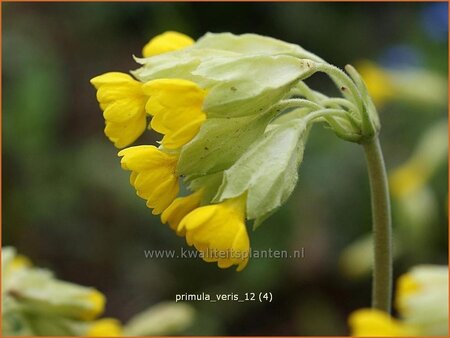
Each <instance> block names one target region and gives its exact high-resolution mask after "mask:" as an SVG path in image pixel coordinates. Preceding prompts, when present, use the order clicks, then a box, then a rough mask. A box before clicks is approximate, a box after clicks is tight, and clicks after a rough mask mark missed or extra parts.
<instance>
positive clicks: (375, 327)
mask: <svg viewBox="0 0 450 338" xmlns="http://www.w3.org/2000/svg"><path fill="white" fill-rule="evenodd" d="M349 325H350V327H351V328H352V336H357V337H402V336H413V335H416V334H417V332H416V331H415V329H414V328H413V327H410V326H408V325H404V324H402V323H401V322H400V321H398V320H396V319H393V318H391V316H389V315H388V314H387V313H385V312H383V311H380V310H375V309H361V310H357V311H355V312H353V313H352V314H351V315H350V318H349Z"/></svg>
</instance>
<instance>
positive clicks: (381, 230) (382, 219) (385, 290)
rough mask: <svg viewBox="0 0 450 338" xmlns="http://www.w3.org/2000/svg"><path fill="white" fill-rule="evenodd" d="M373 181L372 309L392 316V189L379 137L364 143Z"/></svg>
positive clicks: (371, 183) (371, 184)
mask: <svg viewBox="0 0 450 338" xmlns="http://www.w3.org/2000/svg"><path fill="white" fill-rule="evenodd" d="M363 148H364V154H365V157H366V163H367V168H368V174H369V181H370V192H371V200H372V228H373V240H374V264H373V282H372V283H373V284H372V307H373V308H375V309H379V310H382V311H385V312H387V313H390V311H391V298H392V243H391V242H392V229H391V210H390V201H389V189H388V183H387V175H386V169H385V166H384V159H383V153H382V151H381V146H380V142H379V139H378V137H377V136H375V137H374V138H372V139H371V140H368V141H367V142H365V143H363Z"/></svg>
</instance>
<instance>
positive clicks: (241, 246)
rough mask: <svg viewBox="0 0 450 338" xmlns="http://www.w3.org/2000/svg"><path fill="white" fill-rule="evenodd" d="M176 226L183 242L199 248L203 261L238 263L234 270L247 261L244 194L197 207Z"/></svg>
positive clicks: (226, 265)
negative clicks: (181, 233) (182, 233)
mask: <svg viewBox="0 0 450 338" xmlns="http://www.w3.org/2000/svg"><path fill="white" fill-rule="evenodd" d="M178 230H179V231H183V230H184V231H186V241H187V243H188V244H189V245H194V246H195V248H196V249H197V250H199V251H201V252H202V253H203V254H204V255H203V257H202V258H203V260H205V261H206V262H217V265H218V266H219V267H220V268H228V267H230V266H232V265H238V268H237V270H238V271H240V270H242V269H243V268H244V267H245V266H246V265H247V262H248V254H249V250H250V243H249V239H248V234H247V229H246V227H245V198H244V197H237V198H234V199H230V200H227V201H225V202H222V203H219V204H213V205H208V206H204V207H200V208H197V209H195V210H194V211H192V212H190V213H189V214H187V216H185V217H184V218H183V219H182V220H181V222H180V224H179V226H178Z"/></svg>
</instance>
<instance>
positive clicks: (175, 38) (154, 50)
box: [142, 31, 194, 57]
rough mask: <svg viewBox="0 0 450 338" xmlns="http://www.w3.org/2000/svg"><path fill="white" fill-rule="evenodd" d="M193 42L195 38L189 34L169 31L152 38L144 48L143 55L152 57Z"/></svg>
mask: <svg viewBox="0 0 450 338" xmlns="http://www.w3.org/2000/svg"><path fill="white" fill-rule="evenodd" d="M193 43H194V40H192V39H191V38H190V37H189V36H187V35H184V34H181V33H178V32H172V31H168V32H165V33H163V34H160V35H157V36H155V37H154V38H153V39H151V40H150V41H149V42H148V43H147V44H146V45H145V46H144V48H143V49H142V55H144V57H150V56H153V55H158V54H162V53H167V52H171V51H174V50H178V49H181V48H185V47H188V46H190V45H192V44H193Z"/></svg>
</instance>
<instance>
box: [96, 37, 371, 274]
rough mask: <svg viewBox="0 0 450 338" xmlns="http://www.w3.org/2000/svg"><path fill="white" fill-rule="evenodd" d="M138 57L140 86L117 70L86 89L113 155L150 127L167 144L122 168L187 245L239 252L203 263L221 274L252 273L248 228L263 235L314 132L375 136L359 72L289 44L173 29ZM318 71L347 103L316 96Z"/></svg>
mask: <svg viewBox="0 0 450 338" xmlns="http://www.w3.org/2000/svg"><path fill="white" fill-rule="evenodd" d="M143 56H144V57H143V58H136V61H137V62H138V63H140V64H141V67H140V68H139V69H137V70H135V71H133V72H131V73H132V75H133V76H134V77H132V76H130V75H128V74H124V73H117V72H112V73H106V74H103V75H100V76H97V77H95V78H93V79H92V80H91V83H92V84H93V85H94V87H95V88H96V89H97V99H98V101H99V103H100V107H101V109H102V110H103V116H104V118H105V121H106V127H105V134H106V136H107V137H108V138H109V139H110V140H111V142H113V143H114V145H115V146H116V147H118V148H125V147H128V146H129V145H131V144H132V143H133V142H135V141H136V140H137V139H138V137H139V136H140V135H142V133H143V132H144V131H145V130H146V129H152V130H153V131H155V132H156V133H158V134H159V135H161V139H160V141H159V142H158V143H159V145H158V146H155V145H139V146H131V147H128V148H125V149H123V150H121V151H120V152H119V156H120V157H121V165H122V168H123V169H125V170H128V171H130V172H131V176H130V183H131V185H132V186H134V188H135V189H136V191H137V194H138V196H140V197H141V198H143V199H145V200H146V202H147V206H148V207H149V208H150V209H152V213H153V214H154V215H161V220H162V222H163V223H168V224H169V226H170V228H171V229H173V230H174V231H175V232H176V233H177V234H178V235H180V236H185V237H186V241H187V243H188V244H189V245H193V246H195V248H196V249H198V250H199V251H201V252H214V251H216V252H218V251H224V250H225V251H233V252H235V253H236V255H234V256H230V255H228V256H227V257H226V258H223V257H222V256H221V257H207V258H205V257H206V256H204V257H203V258H204V259H205V260H207V261H211V262H217V264H218V266H219V267H221V268H226V267H230V266H232V265H237V270H242V269H243V268H244V267H245V266H246V264H247V261H248V254H247V252H248V251H249V250H250V244H249V238H248V233H247V228H246V219H247V220H254V227H257V226H258V225H259V224H261V222H263V220H264V219H266V218H267V217H268V216H269V215H270V214H272V213H273V212H274V211H275V210H276V209H277V208H278V207H280V206H281V205H282V204H283V203H284V202H285V201H286V200H287V199H288V197H289V196H290V194H291V193H292V191H293V189H294V187H295V185H296V182H297V170H298V167H299V165H300V163H301V161H302V159H303V150H304V147H305V142H306V139H307V135H308V131H309V129H310V127H311V126H312V125H313V123H315V122H325V123H327V124H328V125H329V126H330V127H331V129H332V130H333V131H334V132H335V133H336V134H337V135H338V136H339V137H341V138H343V139H345V140H348V141H352V142H362V141H364V140H365V139H369V138H371V137H373V136H374V135H375V134H376V133H377V132H378V129H379V122H378V116H377V114H376V111H375V108H374V105H373V103H372V101H371V99H370V98H369V96H368V94H367V89H366V88H365V85H364V83H363V82H362V80H361V78H360V77H359V75H358V73H357V72H356V71H355V70H354V69H353V68H352V67H350V66H349V67H348V68H347V71H348V72H349V74H350V76H351V77H349V76H347V75H346V74H345V73H344V72H343V71H341V70H339V69H338V68H336V67H334V66H331V65H329V64H327V63H326V62H325V61H323V60H322V59H320V58H319V57H317V56H315V55H314V54H312V53H310V52H307V51H305V50H304V49H302V48H301V47H299V46H297V45H294V44H289V43H285V42H282V41H279V40H275V39H272V38H268V37H262V36H258V35H254V34H244V35H240V36H236V35H232V34H229V33H221V34H211V33H208V34H206V35H205V36H203V37H201V38H200V39H199V40H197V41H196V42H194V41H193V40H192V39H191V38H189V37H187V36H185V35H183V34H180V33H176V32H166V33H164V34H161V35H159V36H156V37H155V38H153V39H152V40H150V41H149V43H148V44H147V45H146V46H145V47H144V49H143ZM316 72H325V73H327V74H328V75H329V76H330V77H331V79H332V80H333V81H334V82H335V83H336V85H337V86H338V87H339V88H340V89H341V90H342V93H343V96H344V97H343V98H330V97H327V96H325V95H324V94H321V93H318V92H316V91H314V90H312V89H310V88H309V87H308V86H307V85H306V84H305V83H304V82H303V80H304V79H306V78H307V77H309V76H311V75H312V74H314V73H316ZM181 187H182V188H181ZM186 192H187V193H186Z"/></svg>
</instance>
